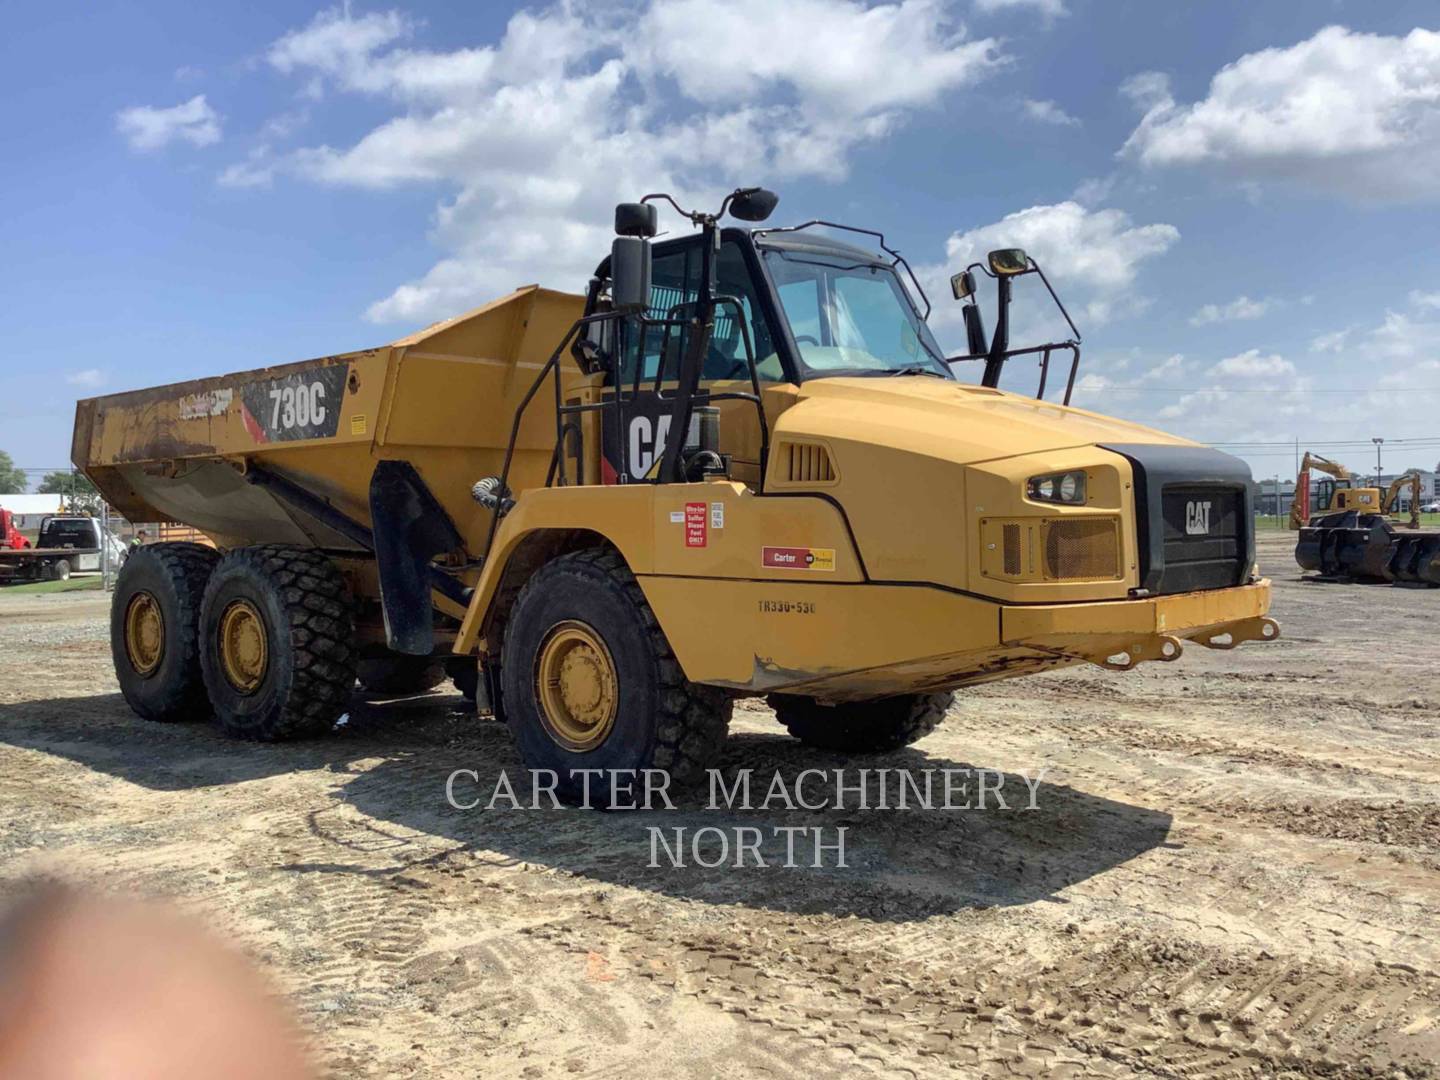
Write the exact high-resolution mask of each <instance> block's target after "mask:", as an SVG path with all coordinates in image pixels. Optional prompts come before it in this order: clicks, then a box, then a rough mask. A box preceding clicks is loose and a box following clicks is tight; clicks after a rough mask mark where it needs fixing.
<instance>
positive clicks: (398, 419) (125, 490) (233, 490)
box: [72, 286, 584, 551]
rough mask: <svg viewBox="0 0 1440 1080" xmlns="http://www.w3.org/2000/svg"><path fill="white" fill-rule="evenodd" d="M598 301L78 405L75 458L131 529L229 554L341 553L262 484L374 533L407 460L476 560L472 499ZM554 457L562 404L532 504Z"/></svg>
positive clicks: (536, 468) (527, 299) (347, 544)
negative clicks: (533, 393) (244, 549)
mask: <svg viewBox="0 0 1440 1080" xmlns="http://www.w3.org/2000/svg"><path fill="white" fill-rule="evenodd" d="M583 303H584V302H583V299H582V298H581V297H578V296H573V295H570V294H567V293H559V292H552V291H550V290H547V289H541V288H538V287H536V286H527V287H525V288H521V289H519V290H517V291H516V292H514V293H512V294H511V295H509V296H507V297H505V298H503V299H501V300H497V301H495V302H494V303H492V304H487V305H486V306H484V307H481V308H477V309H475V310H474V311H470V312H467V313H466V314H464V315H460V316H457V317H456V318H453V319H449V320H446V321H445V322H441V323H436V324H435V325H433V326H430V327H427V328H426V329H424V330H422V331H420V332H419V333H417V334H413V335H411V336H409V337H405V338H401V339H400V340H398V341H393V342H390V343H389V344H387V345H382V346H379V347H378V348H374V349H363V350H359V351H357V352H350V353H344V354H341V355H337V356H327V357H321V358H319V359H315V360H306V361H301V362H299V363H294V364H285V365H281V366H278V367H262V368H257V369H255V370H252V371H245V372H240V373H237V374H233V375H222V376H217V377H214V378H207V379H197V380H194V381H191V382H184V383H175V384H172V385H169V386H159V387H155V388H153V389H148V390H134V391H130V392H127V393H121V394H111V395H108V396H106V397H99V398H89V399H86V400H83V401H81V402H79V403H78V405H77V407H76V413H75V436H74V442H73V445H72V458H73V460H74V462H75V465H76V466H77V467H78V468H79V469H80V470H81V471H83V472H84V473H85V475H86V476H88V477H89V478H90V479H91V480H92V481H93V482H94V483H95V485H96V487H97V488H99V489H100V491H101V493H102V494H103V495H104V496H105V498H106V499H107V500H108V501H109V502H110V504H111V505H112V506H114V507H115V508H116V509H118V510H119V511H120V512H121V513H123V514H124V515H125V516H126V517H128V518H129V519H130V520H131V521H173V522H181V523H183V524H186V525H191V526H194V527H196V528H198V529H201V530H203V531H204V532H206V533H207V534H209V535H210V536H212V537H213V538H214V539H215V540H216V541H217V542H218V543H220V544H221V545H222V546H226V547H229V546H233V545H240V544H256V543H286V544H299V545H305V546H317V547H322V548H327V549H335V550H346V549H352V548H354V546H355V545H354V543H353V541H352V540H350V539H347V538H346V537H345V536H343V535H341V534H340V533H337V532H336V531H334V529H332V528H330V527H329V526H327V525H326V524H324V523H323V522H322V521H320V520H318V519H317V518H315V517H313V516H311V515H308V514H306V513H304V512H302V511H299V510H297V509H296V508H295V507H294V506H293V505H291V504H289V503H286V502H284V501H282V500H280V499H279V498H277V497H276V496H275V495H273V494H272V493H271V491H270V489H268V488H266V487H264V486H262V485H259V484H254V483H250V482H247V479H246V473H247V471H250V470H253V469H256V468H258V469H261V470H264V471H266V472H270V473H273V474H278V475H279V476H282V477H283V478H285V479H287V480H289V481H291V482H293V483H295V484H297V485H299V486H300V487H301V488H304V489H305V490H306V491H308V492H310V493H312V494H314V495H317V496H319V497H320V498H322V499H324V500H327V501H328V502H329V503H330V504H331V505H332V506H333V507H334V508H335V509H337V510H339V511H340V512H341V513H342V514H345V515H346V516H348V517H350V518H351V519H353V520H355V521H360V522H368V521H369V519H370V514H369V509H368V499H369V488H370V481H371V475H372V473H373V472H374V467H375V464H376V462H377V461H379V460H382V459H390V460H400V461H405V462H408V463H410V465H412V466H414V468H415V469H416V470H417V471H418V473H419V474H420V476H421V477H422V478H423V480H424V482H425V484H426V486H427V487H428V488H429V490H430V491H431V492H432V493H433V494H434V496H435V497H436V499H438V500H439V502H440V504H441V506H442V507H443V508H444V509H445V511H446V512H447V513H448V514H449V516H450V518H451V519H452V521H453V522H454V523H455V525H456V528H457V529H458V530H459V532H460V535H461V536H462V537H463V538H464V539H465V541H466V546H467V547H468V548H469V549H470V550H472V551H474V550H477V549H478V546H479V541H480V539H481V538H482V537H483V535H484V530H485V528H486V527H487V526H488V521H489V513H488V511H485V510H483V509H482V508H481V507H479V506H478V505H477V504H476V503H475V502H474V501H473V500H472V499H471V497H470V487H471V485H472V484H473V483H474V482H475V481H476V480H477V479H479V478H481V477H483V476H487V475H491V474H494V473H497V472H499V469H500V461H501V458H502V456H503V454H504V450H505V446H506V443H507V442H508V439H509V436H510V428H511V424H512V422H513V419H514V412H515V409H516V407H517V406H518V405H519V402H520V400H521V398H522V397H523V396H524V394H525V392H526V391H527V390H528V389H529V387H530V385H531V383H532V382H533V381H534V378H535V375H536V373H537V372H538V371H539V369H540V367H541V366H542V365H543V364H544V363H545V361H546V360H547V359H548V358H549V356H550V354H551V353H552V352H553V351H554V349H555V347H556V346H557V345H558V344H559V342H560V340H561V338H562V337H563V336H564V334H565V332H566V330H567V329H569V327H570V325H571V324H572V323H573V322H574V320H575V319H576V318H578V317H579V315H580V313H581V310H582V308H583ZM565 364H566V373H567V377H571V378H574V379H579V378H580V373H579V371H578V369H577V368H576V367H575V366H574V363H573V361H572V360H570V359H569V358H568V357H567V358H566V360H565ZM554 443H555V426H554V409H553V401H552V400H547V398H546V396H544V395H541V396H538V397H537V400H536V401H535V402H534V403H532V405H531V406H530V407H529V408H528V409H527V410H526V413H525V416H524V418H523V420H522V423H521V428H520V434H519V439H518V441H517V444H516V445H517V457H516V466H515V472H514V476H515V484H514V486H515V487H516V489H517V490H519V489H521V488H523V487H525V486H528V485H529V484H531V483H538V482H540V481H541V480H543V476H544V469H545V467H546V465H547V464H548V461H549V457H550V453H551V450H552V448H553V446H554Z"/></svg>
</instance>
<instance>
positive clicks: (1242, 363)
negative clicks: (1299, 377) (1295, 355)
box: [1210, 349, 1295, 379]
mask: <svg viewBox="0 0 1440 1080" xmlns="http://www.w3.org/2000/svg"><path fill="white" fill-rule="evenodd" d="M1210 374H1212V375H1229V376H1233V377H1236V378H1242V379H1265V378H1275V377H1277V376H1280V375H1294V374H1295V365H1294V364H1292V363H1291V362H1290V361H1289V360H1286V359H1285V358H1284V357H1283V356H1281V355H1280V354H1279V353H1271V354H1270V355H1268V356H1262V355H1261V354H1260V350H1259V349H1246V350H1245V351H1244V352H1242V353H1240V354H1239V355H1238V356H1227V357H1226V358H1225V359H1224V360H1221V361H1220V362H1219V363H1218V364H1216V365H1215V366H1214V367H1213V368H1211V369H1210Z"/></svg>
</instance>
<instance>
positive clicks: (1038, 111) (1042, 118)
mask: <svg viewBox="0 0 1440 1080" xmlns="http://www.w3.org/2000/svg"><path fill="white" fill-rule="evenodd" d="M1021 107H1022V108H1023V109H1024V110H1025V115H1026V116H1028V117H1029V118H1030V119H1031V120H1036V121H1039V122H1040V123H1042V124H1054V125H1056V126H1057V127H1079V126H1080V119H1079V117H1075V116H1071V115H1070V114H1069V113H1068V112H1066V111H1065V110H1064V109H1062V108H1061V107H1060V106H1059V105H1057V104H1055V102H1053V101H1035V100H1033V99H1031V98H1026V99H1025V101H1023V102H1022V103H1021Z"/></svg>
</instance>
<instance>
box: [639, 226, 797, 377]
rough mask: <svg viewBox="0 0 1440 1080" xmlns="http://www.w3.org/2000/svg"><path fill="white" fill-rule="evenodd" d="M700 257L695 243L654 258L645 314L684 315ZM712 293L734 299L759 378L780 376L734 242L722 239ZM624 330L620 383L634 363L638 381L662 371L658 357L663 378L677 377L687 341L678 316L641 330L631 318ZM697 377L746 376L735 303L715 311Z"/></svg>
mask: <svg viewBox="0 0 1440 1080" xmlns="http://www.w3.org/2000/svg"><path fill="white" fill-rule="evenodd" d="M700 259H701V250H700V245H699V243H698V242H697V243H694V244H687V245H685V246H684V247H683V248H680V249H678V250H671V251H669V252H666V253H665V254H664V255H657V256H656V257H655V261H654V264H653V267H652V270H651V283H652V285H651V292H650V307H649V309H648V310H647V312H646V315H647V316H648V317H649V318H651V319H676V320H684V319H685V318H687V317H688V316H689V315H690V314H691V312H692V310H693V305H694V303H695V299H696V297H697V296H698V294H699V290H700ZM715 292H716V294H717V295H718V296H730V297H734V298H735V300H737V301H738V302H739V304H740V309H741V312H740V318H741V319H743V320H744V323H745V327H746V329H747V330H748V331H749V333H750V342H751V346H752V348H753V349H754V352H755V358H756V360H758V361H761V366H760V377H761V378H762V379H771V380H781V379H783V378H784V375H783V374H782V372H781V369H780V364H779V361H778V359H777V358H776V357H775V345H774V336H773V335H772V334H771V332H770V327H769V325H768V324H767V322H766V319H765V316H764V312H763V310H762V309H761V307H760V304H759V300H758V297H757V294H756V291H755V286H754V282H753V281H752V280H751V277H750V274H749V272H748V270H747V268H746V265H745V257H744V255H743V254H742V252H741V250H740V248H739V247H738V246H737V245H736V244H734V243H733V242H727V243H724V244H722V245H721V247H720V254H719V256H718V257H717V258H716V265H715ZM626 330H627V333H626V347H625V349H624V350H623V354H622V361H621V366H620V378H621V381H622V383H623V384H624V385H626V386H630V385H633V383H634V380H635V372H636V368H637V367H638V368H639V371H640V378H641V380H642V383H644V382H646V381H652V380H654V378H655V375H656V372H658V371H660V370H662V361H663V370H664V376H665V378H666V379H674V378H675V377H676V375H677V374H678V373H679V370H680V358H681V357H682V356H683V355H684V353H685V346H686V342H687V334H688V330H687V328H686V327H685V326H684V324H683V321H682V322H681V323H680V324H679V325H672V326H670V327H668V328H667V327H665V326H648V327H645V328H644V331H643V333H642V332H641V330H640V327H639V326H638V324H636V323H633V322H632V323H630V325H629V326H627V328H626ZM667 331H668V332H667ZM767 358H769V360H770V362H769V363H768V364H766V363H764V361H765V360H766V359H767ZM700 377H701V379H702V380H704V381H714V380H716V379H747V378H748V377H749V369H748V367H747V365H746V361H745V339H744V335H743V334H742V332H741V329H740V323H739V321H737V318H736V311H735V305H734V304H721V305H719V306H718V308H717V310H716V312H715V332H714V335H713V336H712V337H711V339H710V348H709V351H708V353H707V354H706V357H705V364H704V367H703V369H702V371H701V376H700Z"/></svg>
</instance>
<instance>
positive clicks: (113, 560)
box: [0, 515, 125, 583]
mask: <svg viewBox="0 0 1440 1080" xmlns="http://www.w3.org/2000/svg"><path fill="white" fill-rule="evenodd" d="M102 554H106V555H108V557H109V561H110V566H111V568H112V569H116V570H118V569H119V568H120V564H121V563H122V562H124V561H125V545H124V544H122V543H121V542H120V538H119V537H117V536H116V535H115V534H114V533H112V532H110V531H108V530H106V529H103V528H101V526H100V522H99V520H98V519H97V518H92V517H61V516H58V515H57V516H55V517H47V518H44V519H42V520H41V522H40V536H39V538H38V539H37V541H36V543H35V546H34V547H29V548H14V549H12V548H0V582H7V583H8V582H18V581H64V580H65V579H66V578H68V577H69V576H70V575H71V574H72V573H74V572H76V571H86V570H91V571H99V570H100V568H101V558H102Z"/></svg>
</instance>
